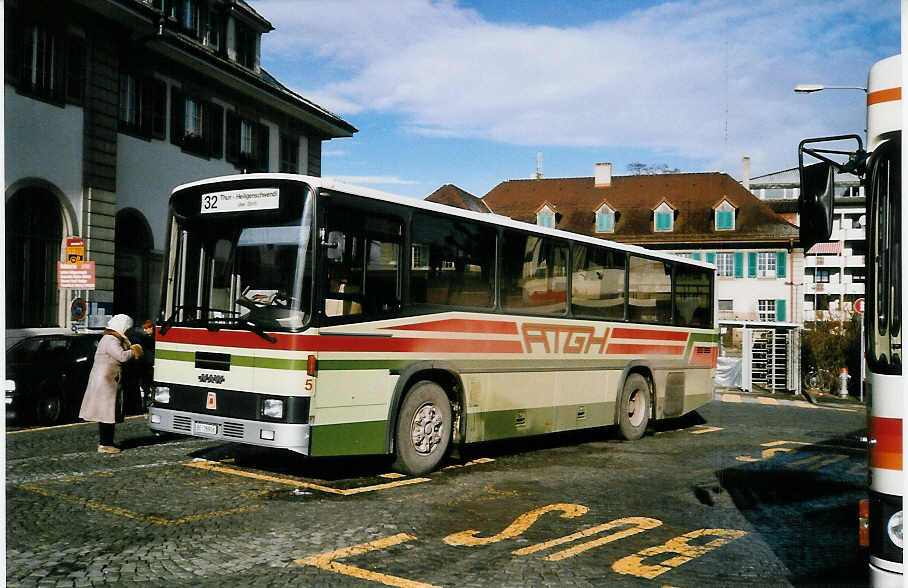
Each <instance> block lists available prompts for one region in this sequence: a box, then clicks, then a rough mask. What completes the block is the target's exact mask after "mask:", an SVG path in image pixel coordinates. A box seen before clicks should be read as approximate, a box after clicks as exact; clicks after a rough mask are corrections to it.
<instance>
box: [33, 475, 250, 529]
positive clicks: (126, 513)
mask: <svg viewBox="0 0 908 588" xmlns="http://www.w3.org/2000/svg"><path fill="white" fill-rule="evenodd" d="M19 488H22V489H23V490H28V491H30V492H35V493H36V494H40V495H42V496H46V497H48V498H59V499H61V500H65V501H67V502H72V503H75V504H79V505H81V506H84V507H86V508H90V509H92V510H98V511H101V512H106V513H109V514H112V515H116V516H121V517H124V518H127V519H132V520H136V521H144V522H146V523H154V524H155V525H163V526H172V525H182V524H185V523H193V522H195V521H200V520H204V519H212V518H215V517H221V516H226V515H232V514H238V513H241V512H249V511H251V510H258V509H261V508H264V506H263V505H261V504H251V505H249V506H241V507H238V508H231V509H228V510H218V511H214V512H206V513H201V514H196V515H189V516H185V517H180V518H176V519H168V518H165V517H161V516H157V515H149V514H143V513H138V512H134V511H131V510H127V509H125V508H120V507H118V506H112V505H110V504H103V503H100V502H95V501H94V500H88V499H86V498H80V497H78V496H72V495H70V494H66V493H64V492H60V491H58V490H51V489H50V488H45V487H43V486H38V485H37V484H22V485H21V486H19Z"/></svg>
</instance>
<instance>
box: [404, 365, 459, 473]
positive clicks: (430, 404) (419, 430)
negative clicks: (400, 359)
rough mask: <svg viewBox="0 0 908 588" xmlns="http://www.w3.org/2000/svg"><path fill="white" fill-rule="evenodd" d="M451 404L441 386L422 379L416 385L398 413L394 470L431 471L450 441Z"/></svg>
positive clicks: (409, 471) (441, 457)
mask: <svg viewBox="0 0 908 588" xmlns="http://www.w3.org/2000/svg"><path fill="white" fill-rule="evenodd" d="M452 422H453V421H452V413H451V403H450V402H449V401H448V396H447V394H445V391H444V390H443V389H442V387H441V386H439V385H438V384H436V383H435V382H429V381H422V382H418V383H417V384H416V385H414V386H413V387H412V388H411V389H410V391H409V393H407V396H406V397H405V398H404V402H403V404H402V405H401V407H400V411H399V412H398V414H397V424H396V428H395V432H394V449H395V460H394V465H393V467H394V469H395V470H396V471H399V472H401V473H404V474H409V475H411V476H420V475H422V474H426V473H428V472H431V471H432V470H433V469H435V467H436V466H437V465H438V464H439V463H441V460H442V459H443V458H444V456H445V454H446V453H447V452H448V447H449V445H450V443H451V430H452V429H451V427H452Z"/></svg>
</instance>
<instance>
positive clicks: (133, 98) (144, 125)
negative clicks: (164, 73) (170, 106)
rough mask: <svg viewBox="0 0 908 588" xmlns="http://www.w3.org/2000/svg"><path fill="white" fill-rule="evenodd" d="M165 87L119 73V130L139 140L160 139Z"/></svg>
mask: <svg viewBox="0 0 908 588" xmlns="http://www.w3.org/2000/svg"><path fill="white" fill-rule="evenodd" d="M166 91H167V86H166V84H164V82H162V81H161V80H156V79H153V78H143V77H139V76H136V75H134V74H130V73H123V74H120V119H119V129H120V130H121V131H123V132H127V133H132V134H135V135H139V136H141V137H145V138H148V137H154V138H156V139H163V138H164V133H165V130H164V129H165V125H166V122H165V121H166V114H165V110H166V106H165V103H166V97H165V93H166Z"/></svg>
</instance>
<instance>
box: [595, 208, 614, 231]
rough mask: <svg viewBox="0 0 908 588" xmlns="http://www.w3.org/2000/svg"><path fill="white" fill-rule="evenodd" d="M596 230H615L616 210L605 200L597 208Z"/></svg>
mask: <svg viewBox="0 0 908 588" xmlns="http://www.w3.org/2000/svg"><path fill="white" fill-rule="evenodd" d="M596 232H597V233H614V232H615V210H614V209H613V208H612V207H611V206H609V205H608V204H607V203H605V202H603V203H602V204H601V205H600V206H599V209H598V210H596Z"/></svg>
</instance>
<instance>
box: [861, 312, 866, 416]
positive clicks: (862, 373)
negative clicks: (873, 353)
mask: <svg viewBox="0 0 908 588" xmlns="http://www.w3.org/2000/svg"><path fill="white" fill-rule="evenodd" d="M865 355H866V350H865V349H864V313H863V312H862V313H861V358H860V359H861V403H863V402H864V377H865V375H866V374H865V373H864V364H865V363H867V358H866V357H865Z"/></svg>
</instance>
